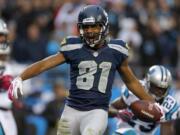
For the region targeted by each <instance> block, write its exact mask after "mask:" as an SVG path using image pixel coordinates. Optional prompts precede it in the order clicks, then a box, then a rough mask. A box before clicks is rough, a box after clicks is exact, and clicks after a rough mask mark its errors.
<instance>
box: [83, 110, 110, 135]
mask: <svg viewBox="0 0 180 135" xmlns="http://www.w3.org/2000/svg"><path fill="white" fill-rule="evenodd" d="M107 121H108V114H107V112H106V111H105V110H102V109H95V110H92V111H88V112H87V113H86V115H85V116H84V117H83V119H82V121H81V124H80V130H81V135H103V133H104V132H105V130H106V127H107Z"/></svg>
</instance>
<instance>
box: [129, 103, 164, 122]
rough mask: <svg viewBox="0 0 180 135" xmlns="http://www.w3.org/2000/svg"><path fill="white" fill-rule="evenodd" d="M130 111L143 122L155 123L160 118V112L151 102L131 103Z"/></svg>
mask: <svg viewBox="0 0 180 135" xmlns="http://www.w3.org/2000/svg"><path fill="white" fill-rule="evenodd" d="M130 109H131V110H132V112H133V113H134V115H135V116H136V117H137V118H138V119H140V120H142V121H145V122H157V121H159V120H160V118H161V116H162V113H161V110H160V109H159V108H158V107H157V106H156V105H154V103H153V102H150V101H146V100H138V101H135V102H133V103H132V104H131V105H130Z"/></svg>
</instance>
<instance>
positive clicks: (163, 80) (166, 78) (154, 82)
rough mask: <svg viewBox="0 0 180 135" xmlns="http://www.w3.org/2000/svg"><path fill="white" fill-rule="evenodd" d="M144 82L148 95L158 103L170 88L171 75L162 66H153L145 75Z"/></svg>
mask: <svg viewBox="0 0 180 135" xmlns="http://www.w3.org/2000/svg"><path fill="white" fill-rule="evenodd" d="M146 82H147V88H148V90H149V93H150V94H151V95H152V96H153V97H154V98H155V99H156V101H159V100H161V99H162V98H163V97H165V96H166V94H167V92H168V89H169V87H170V86H171V82H172V75H171V73H170V71H169V70H168V69H167V68H165V67H164V66H160V65H154V66H152V67H150V68H149V70H148V72H147V74H146Z"/></svg>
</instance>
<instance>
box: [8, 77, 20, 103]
mask: <svg viewBox="0 0 180 135" xmlns="http://www.w3.org/2000/svg"><path fill="white" fill-rule="evenodd" d="M22 96H23V90H22V79H21V78H20V77H16V78H15V79H14V80H13V81H12V82H11V85H10V87H9V89H8V97H9V99H10V100H14V99H19V98H21V97H22Z"/></svg>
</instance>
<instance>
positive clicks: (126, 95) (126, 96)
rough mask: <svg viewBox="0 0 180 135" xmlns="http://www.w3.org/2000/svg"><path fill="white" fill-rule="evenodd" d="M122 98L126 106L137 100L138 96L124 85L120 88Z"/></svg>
mask: <svg viewBox="0 0 180 135" xmlns="http://www.w3.org/2000/svg"><path fill="white" fill-rule="evenodd" d="M122 98H123V100H124V102H125V103H126V105H128V106H130V105H131V104H132V103H133V102H135V101H137V100H138V98H137V97H136V96H135V95H134V94H133V93H132V92H131V91H129V90H128V89H127V87H126V86H124V87H123V89H122Z"/></svg>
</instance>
